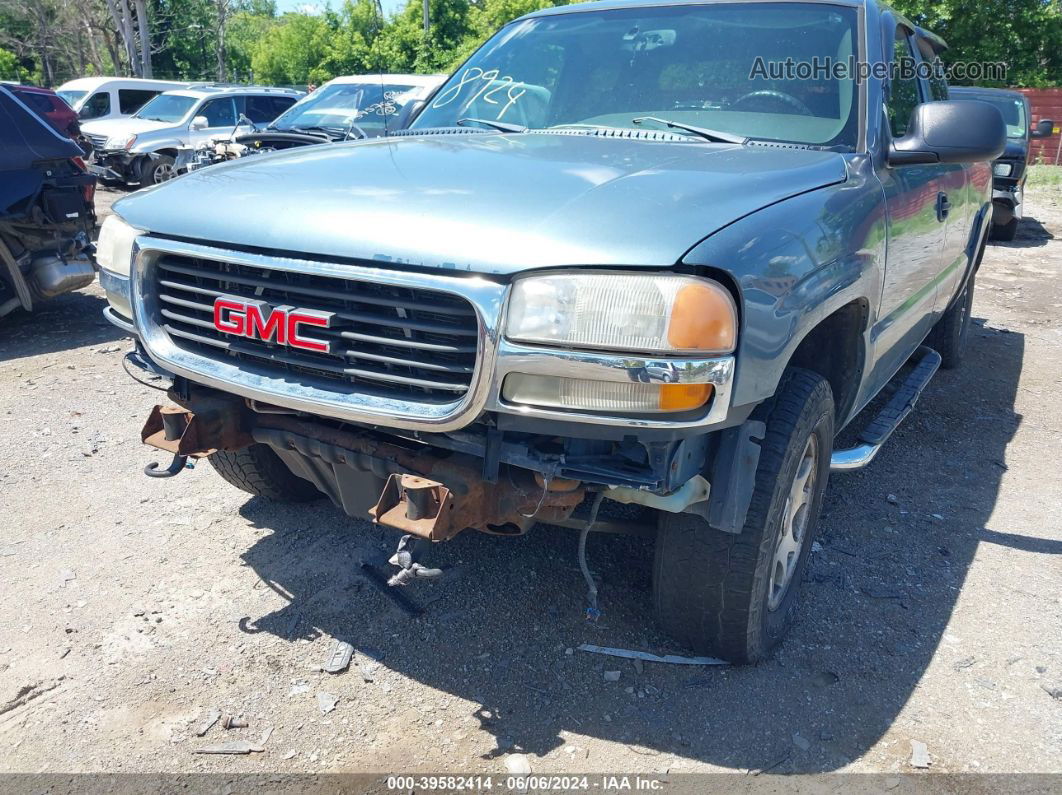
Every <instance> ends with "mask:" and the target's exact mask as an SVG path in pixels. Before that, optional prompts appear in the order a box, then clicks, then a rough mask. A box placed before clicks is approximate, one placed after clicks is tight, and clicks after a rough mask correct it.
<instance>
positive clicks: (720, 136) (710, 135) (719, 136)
mask: <svg viewBox="0 0 1062 795" xmlns="http://www.w3.org/2000/svg"><path fill="white" fill-rule="evenodd" d="M631 121H633V122H634V123H635V124H641V123H642V122H646V121H655V122H656V123H657V124H663V125H665V126H667V127H674V128H675V129H676V130H685V131H686V132H688V133H693V134H694V135H699V136H701V138H704V139H705V140H708V141H715V142H717V143H721V144H744V143H747V142H748V140H749V139H748V138H747V137H746V136H744V135H734V134H733V133H727V132H720V131H719V130H709V129H708V128H707V127H696V126H694V125H692V124H684V123H683V122H680V121H668V120H667V119H661V118H659V117H657V116H639V117H638V118H637V119H631Z"/></svg>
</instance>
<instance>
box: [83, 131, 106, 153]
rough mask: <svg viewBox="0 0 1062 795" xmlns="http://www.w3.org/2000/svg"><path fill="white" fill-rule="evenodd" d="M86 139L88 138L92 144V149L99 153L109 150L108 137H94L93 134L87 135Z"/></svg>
mask: <svg viewBox="0 0 1062 795" xmlns="http://www.w3.org/2000/svg"><path fill="white" fill-rule="evenodd" d="M85 137H86V138H88V140H89V143H91V144H92V148H93V149H95V150H96V151H97V152H102V151H103V150H104V149H106V148H107V136H106V135H93V134H92V133H86V134H85Z"/></svg>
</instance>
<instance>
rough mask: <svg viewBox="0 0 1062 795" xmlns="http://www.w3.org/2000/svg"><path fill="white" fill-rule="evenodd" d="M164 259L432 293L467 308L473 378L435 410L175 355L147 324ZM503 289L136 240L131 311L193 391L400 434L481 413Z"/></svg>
mask: <svg viewBox="0 0 1062 795" xmlns="http://www.w3.org/2000/svg"><path fill="white" fill-rule="evenodd" d="M165 254H176V255H180V256H187V257H202V258H204V259H212V260H215V261H220V262H232V263H237V264H243V265H249V266H251V267H256V268H266V269H272V270H281V271H291V272H296V273H305V274H311V275H318V276H328V277H333V278H339V279H348V280H363V281H372V282H376V283H381V284H392V285H396V286H400V287H413V288H419V289H429V290H438V291H440V292H446V293H451V294H454V295H458V296H460V297H462V298H464V299H465V300H467V301H468V302H469V303H470V304H471V305H472V307H473V309H474V310H475V312H476V316H477V318H478V321H479V331H478V334H477V337H476V348H477V353H476V370H475V372H474V373H473V375H472V380H471V382H470V384H469V388H468V391H467V392H466V393H465V394H464V395H463V396H461V398H460V399H458V400H455V401H451V402H448V403H441V404H430V403H421V402H417V401H414V400H401V399H397V398H383V397H378V396H375V395H366V394H360V393H350V392H348V393H344V392H337V391H335V390H330V389H324V388H321V387H316V386H310V385H307V384H301V383H297V382H294V381H292V380H290V379H289V378H286V377H284V376H278V375H275V374H274V375H269V374H265V373H262V372H254V371H252V370H250V369H249V368H247V367H246V366H236V365H235V364H229V363H227V362H225V361H220V360H216V359H210V358H207V357H205V356H200V355H198V354H195V353H190V352H188V351H185V350H182V349H181V348H179V347H178V346H177V345H175V344H174V342H173V341H172V340H171V339H170V336H169V334H167V333H166V331H165V330H164V329H163V328H162V327H160V326H159V325H158V324H157V323H155V321H154V320H153V318H154V317H156V316H158V309H159V297H158V295H157V294H156V292H155V291H154V290H152V289H148V288H149V286H150V285H151V283H152V278H153V269H154V265H155V263H156V262H157V261H158V259H159V258H160V257H162V256H164V255H165ZM506 289H507V288H506V286H505V285H503V284H499V283H497V282H493V281H490V280H489V279H485V278H483V277H481V276H477V275H473V274H468V275H458V274H456V273H455V274H452V275H451V274H445V275H444V274H425V273H416V272H408V271H407V272H403V271H397V270H396V271H391V270H384V269H382V268H373V267H369V266H365V265H341V264H336V263H328V262H318V261H314V260H305V259H297V258H289V257H265V256H261V255H258V254H249V253H246V252H242V251H232V250H228V249H222V248H215V247H212V246H204V245H200V244H196V243H184V242H178V241H173V240H163V239H160V238H155V237H152V236H150V235H142V236H141V237H139V238H137V241H136V245H135V246H134V262H133V279H132V293H133V295H132V299H133V300H132V305H133V313H134V320H135V322H136V325H137V328H139V329H140V330H141V339H142V340H143V343H144V347H145V348H146V350H147V352H148V353H149V354H150V355H151V358H152V359H154V360H155V362H157V363H158V364H159V365H160V366H162V367H164V368H165V369H167V370H170V371H171V372H173V373H175V374H177V375H182V376H185V377H186V378H189V379H191V380H193V381H195V382H197V383H201V384H204V385H206V386H210V387H215V388H217V389H220V390H223V391H226V392H233V393H235V394H238V395H242V396H243V397H247V398H252V399H255V400H261V401H263V402H267V403H273V404H275V405H278V406H284V407H286V408H291V409H296V410H299V411H306V412H308V413H312V414H321V415H325V416H329V417H335V418H336V419H342V420H347V421H350V422H360V423H366V424H379V425H382V426H385V427H391V428H401V429H404V430H424V431H438V432H445V431H452V430H457V429H459V428H462V427H464V426H466V425H468V424H469V423H470V422H472V421H473V420H474V419H475V418H476V417H477V416H479V414H480V413H481V412H482V411H483V408H484V406H485V405H486V402H487V398H488V394H489V392H490V389H491V386H492V384H493V379H492V373H493V369H494V366H493V365H494V358H495V347H496V344H497V340H498V323H499V320H500V318H501V315H502V306H503V303H504V300H505V295H506Z"/></svg>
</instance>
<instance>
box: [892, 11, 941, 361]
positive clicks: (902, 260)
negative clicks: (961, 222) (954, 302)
mask: <svg viewBox="0 0 1062 795" xmlns="http://www.w3.org/2000/svg"><path fill="white" fill-rule="evenodd" d="M914 63H915V61H914V53H913V50H912V46H911V37H910V35H909V33H908V32H907V31H906V30H905V29H904V28H902V27H898V28H897V29H896V40H895V56H894V58H893V70H894V74H893V76H892V79H891V81H890V91H889V96H888V99H887V101H886V105H885V109H884V112H885V115H886V117H887V122H888V126H889V130H890V132H891V134H892V136H893V138H898V137H901V136H903V135H905V134H906V132H907V127H908V124H909V123H910V119H911V113H912V112H913V111H914V109H915V107H916V106H917V105H918V104H919V103H921V102H923V101H925V100H926V98H925V97H924V96H923V90H924V87H923V85H922V83H921V81H920V80H919V79H918V76H917V74H916V73H915V71H914V69H913V64H914ZM950 170H951V167H948V166H945V167H942V166H939V165H908V166H886V167H884V168H883V169H882V170H881V172H880V174H879V177H880V179H881V183H882V186H883V188H884V191H885V208H886V217H887V218H886V230H887V244H886V246H887V248H886V268H885V281H884V287H883V289H882V295H881V310H880V313H879V315H878V319H877V323H876V324H875V327H874V347H875V349H877V350H878V351H881V352H883V353H882V355H881V356H880V357H879V366H880V368H881V370H882V371H883V372H881V373H878V375H879V377H883V378H888V377H890V376H891V375H892V373H893V372H895V371H896V370H897V369H898V368H899V367H900V366H901V365H902V364H903V362H904V361H905V360H906V359H907V358H908V357H909V356H910V355H911V353H912V352H913V351H914V349H915V348H916V347H918V345H919V344H920V343H921V342H922V340H923V339H924V338H925V336H926V334H927V333H928V332H929V329H930V328H931V327H932V325H933V323H934V321H935V319H936V300H937V287H938V283H939V277H940V274H941V270H942V267H943V253H944V248H945V242H946V230H947V217H948V216H949V215H950V212H951V211H950V206H949V205H951V204H954V203H955V202H957V201H959V200H960V197H959V196H956V195H953V194H952V191H951V190H950V188H951V184H950V183H951V180H950V179H949V177H948V172H949V171H950ZM959 173H960V175H961V169H960V171H959Z"/></svg>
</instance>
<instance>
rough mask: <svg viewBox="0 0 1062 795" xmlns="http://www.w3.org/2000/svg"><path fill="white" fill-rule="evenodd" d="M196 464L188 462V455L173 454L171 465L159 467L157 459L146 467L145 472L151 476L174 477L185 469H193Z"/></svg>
mask: <svg viewBox="0 0 1062 795" xmlns="http://www.w3.org/2000/svg"><path fill="white" fill-rule="evenodd" d="M194 466H195V463H191V464H189V463H188V456H186V455H178V454H177V453H174V454H173V460H172V461H170V465H169V466H168V467H166V468H165V469H159V464H158V462H157V461H152V462H151V463H150V464H148V465H147V466H146V467H144V474H145V475H147V476H148V477H149V478H172V477H176V476H177V475H179V474H181V473H182V472H183V471H184V470H185V469H191V468H192V467H194Z"/></svg>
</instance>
